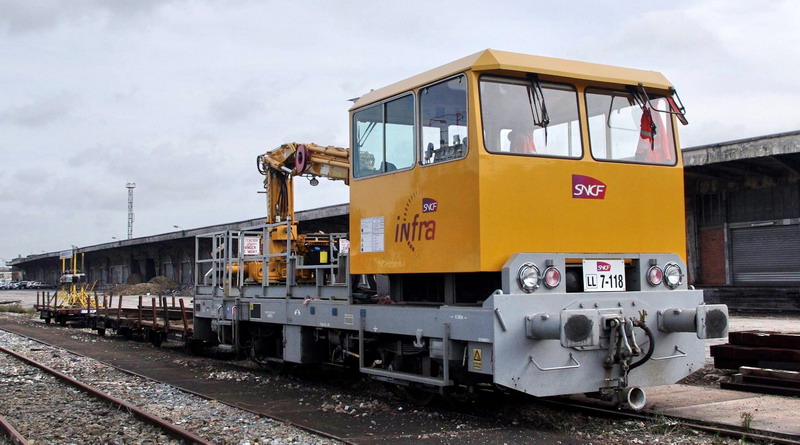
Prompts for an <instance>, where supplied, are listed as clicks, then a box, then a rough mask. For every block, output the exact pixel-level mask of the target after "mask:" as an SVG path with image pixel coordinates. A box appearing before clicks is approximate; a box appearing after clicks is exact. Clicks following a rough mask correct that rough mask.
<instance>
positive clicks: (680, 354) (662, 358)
mask: <svg viewBox="0 0 800 445" xmlns="http://www.w3.org/2000/svg"><path fill="white" fill-rule="evenodd" d="M674 352H677V354H672V355H667V356H664V357H651V358H650V360H656V361H658V360H669V359H671V358H681V357H686V356H687V355H688V354H686V353H685V352H683V351H681V350H680V349H679V348H678V345H675V351H674Z"/></svg>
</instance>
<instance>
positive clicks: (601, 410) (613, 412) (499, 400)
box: [27, 336, 800, 444]
mask: <svg viewBox="0 0 800 445" xmlns="http://www.w3.org/2000/svg"><path fill="white" fill-rule="evenodd" d="M27 338H29V339H31V340H33V341H36V342H38V343H40V344H48V343H46V342H42V341H41V340H38V339H34V338H31V337H29V336H28V337H27ZM48 345H49V344H48ZM51 346H52V345H51ZM175 355H178V354H175ZM222 367H224V368H228V369H240V370H241V372H242V373H245V372H251V373H252V372H253V369H252V368H248V367H244V366H240V365H238V364H232V363H225V364H222ZM118 369H121V370H123V371H125V370H124V369H122V368H118ZM125 372H127V373H128V374H132V375H138V374H136V373H131V372H129V371H125ZM273 383H275V382H273ZM310 385H312V384H310ZM344 386H346V385H344ZM203 392H204V391H202V390H201V391H197V392H196V393H197V394H198V395H200V396H202V397H207V398H209V399H215V398H217V397H216V395H215V393H214V391H213V389H212V390H210V391H208V392H207V393H206V394H203ZM232 392H235V390H232ZM298 397H301V399H300V400H301V401H302V397H306V398H307V400H308V397H307V395H306V396H303V395H299V396H298ZM228 402H230V400H229V401H228ZM531 403H534V404H536V405H541V406H548V407H552V409H553V410H554V412H555V413H556V414H555V415H556V416H562V417H564V418H565V419H568V418H569V416H571V415H573V414H572V413H574V412H576V411H580V412H582V413H588V414H590V415H592V416H603V417H607V418H611V419H614V420H615V422H617V423H621V424H626V422H627V424H631V425H633V424H634V422H638V423H637V424H639V423H644V424H645V425H647V424H652V423H654V419H653V418H652V417H649V416H647V415H645V414H641V413H633V412H626V411H619V410H617V409H616V408H614V407H604V406H600V405H597V404H594V403H591V402H589V403H587V402H584V401H576V400H571V399H566V398H559V399H535V401H534V402H531V401H530V400H521V401H520V400H513V401H510V400H508V398H503V397H500V396H496V397H489V404H490V405H492V406H489V405H485V404H484V405H470V404H454V405H448V406H447V407H446V408H445V410H450V411H456V412H457V413H456V414H453V413H452V412H451V413H449V414H445V417H447V416H449V417H453V416H454V415H455V416H456V417H459V418H460V420H458V422H460V423H461V424H465V425H466V424H468V425H471V428H473V427H474V428H473V430H472V431H467V434H466V435H464V434H463V433H462V435H461V436H460V437H461V438H465V437H466V438H469V439H467V440H468V441H470V442H480V440H475V438H476V437H481V436H485V441H484V442H485V443H492V442H493V441H496V440H495V439H496V438H497V437H498V435H499V436H500V437H503V434H505V435H506V436H508V435H511V438H510V439H511V440H508V441H509V442H510V443H513V442H514V440H513V438H514V437H524V436H525V435H526V434H527V435H530V434H531V428H537V427H538V426H539V424H540V423H541V422H540V421H536V420H534V421H532V422H530V424H529V425H527V427H524V426H523V427H520V428H521V429H522V431H517V434H515V433H514V430H515V429H517V430H519V429H520V428H515V427H514V426H513V425H512V423H513V424H516V421H514V422H512V421H511V420H509V419H508V418H507V417H508V413H509V412H513V411H515V410H524V409H526V407H527V406H530V404H531ZM232 405H234V406H236V407H237V408H244V407H245V405H246V404H242V403H233V404H232ZM509 405H510V407H508V406H509ZM504 407H505V408H504ZM433 410H435V408H434V409H433ZM250 411H251V412H255V413H257V414H259V415H264V414H265V410H264V409H251V410H250ZM532 411H539V409H538V408H537V409H535V410H532ZM429 412H430V409H429ZM428 416H430V414H428ZM270 417H272V418H274V419H277V420H281V421H285V422H289V423H294V424H295V425H296V426H298V427H301V428H303V429H304V430H306V431H310V432H314V433H315V434H320V435H323V436H324V437H326V438H328V439H335V440H338V441H341V442H343V443H369V442H373V441H376V440H381V438H387V437H390V438H392V439H406V440H409V439H419V438H420V437H422V438H423V440H424V439H425V438H427V437H430V438H431V439H435V438H436V435H435V434H432V435H428V434H424V435H419V434H415V433H414V432H413V430H411V431H406V432H405V434H402V433H389V432H384V433H383V434H381V433H379V432H374V433H370V432H365V431H367V429H366V427H365V426H364V423H365V422H364V421H363V420H362V419H363V418H359V416H358V415H356V416H355V418H351V420H350V419H348V420H350V422H351V425H348V428H349V434H341V433H340V432H339V431H340V430H336V428H333V427H332V425H330V424H325V423H324V422H322V423H319V422H317V423H312V425H314V426H313V427H308V423H306V424H305V425H303V424H302V422H296V420H297V419H296V418H293V417H292V416H285V415H284V416H282V415H275V414H274V412H273V415H271V416H270ZM330 417H334V418H335V417H336V416H335V415H333V413H329V415H327V416H318V418H317V420H320V419H321V418H330ZM339 417H340V418H339V419H338V420H335V419H334V422H338V423H341V422H342V419H341V415H340V416H339ZM584 417H586V416H584ZM375 418H376V419H377V418H378V417H375ZM396 421H399V422H402V420H401V418H397V420H396ZM441 421H442V422H443V423H444V422H445V419H441ZM567 422H569V420H567ZM595 422H596V420H595ZM655 422H662V423H663V422H670V423H671V424H680V425H683V426H684V427H689V428H692V429H696V430H700V431H706V432H708V433H710V434H711V435H715V436H727V437H732V438H734V440H738V439H740V438H742V437H745V438H750V439H751V440H757V441H760V442H762V443H764V442H766V443H781V444H800V441H798V440H797V438H786V437H774V436H766V435H764V434H761V433H759V432H756V431H747V430H745V429H736V428H731V427H729V426H723V425H712V424H702V423H699V422H692V421H691V420H690V419H679V420H670V419H666V418H664V417H659V418H657V419H655ZM481 423H482V424H483V425H484V426H482V427H481V426H475V425H480V424H481ZM367 424H368V423H367ZM489 425H491V427H490V426H489ZM459 427H460V425H459ZM543 427H544V428H545V429H547V428H548V426H546V425H545V426H543ZM639 428H642V427H639ZM643 428H645V429H646V428H648V427H647V426H645V427H643ZM372 431H374V430H372ZM445 437H446V436H445ZM450 437H453V436H450ZM559 440H561V439H559ZM562 441H563V440H562ZM595 441H597V440H595ZM563 442H564V443H571V442H570V441H569V440H567V441H563ZM542 443H548V442H547V440H546V439H544V440H543V441H542ZM574 443H581V442H574ZM645 443H646V442H645ZM696 443H704V442H696ZM714 443H720V442H716V441H715V442H714ZM722 443H725V442H722ZM730 443H735V442H730Z"/></svg>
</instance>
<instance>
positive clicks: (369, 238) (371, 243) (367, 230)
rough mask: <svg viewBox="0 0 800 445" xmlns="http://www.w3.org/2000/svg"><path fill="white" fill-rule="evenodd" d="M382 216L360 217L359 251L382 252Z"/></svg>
mask: <svg viewBox="0 0 800 445" xmlns="http://www.w3.org/2000/svg"><path fill="white" fill-rule="evenodd" d="M383 235H384V224H383V217H382V216H376V217H374V218H361V251H362V252H383Z"/></svg>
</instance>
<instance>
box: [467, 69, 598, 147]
mask: <svg viewBox="0 0 800 445" xmlns="http://www.w3.org/2000/svg"><path fill="white" fill-rule="evenodd" d="M535 84H536V83H535V81H533V80H528V79H509V78H502V77H491V76H484V77H482V78H481V84H480V92H481V117H482V118H483V138H484V144H485V146H486V149H487V150H489V151H490V152H492V153H508V154H519V155H529V156H553V157H568V158H580V157H581V155H582V153H583V150H582V147H581V132H580V124H579V121H578V95H577V93H576V92H575V89H574V88H573V87H572V86H569V85H561V84H550V83H544V82H542V83H541V84H540V86H541V90H539V89H538V88H535ZM542 99H543V100H542Z"/></svg>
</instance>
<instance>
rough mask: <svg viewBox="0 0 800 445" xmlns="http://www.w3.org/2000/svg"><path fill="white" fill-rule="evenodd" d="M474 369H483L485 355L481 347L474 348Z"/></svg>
mask: <svg viewBox="0 0 800 445" xmlns="http://www.w3.org/2000/svg"><path fill="white" fill-rule="evenodd" d="M472 369H474V370H476V371H480V370H481V369H483V357H482V351H481V349H480V348H474V349H473V350H472Z"/></svg>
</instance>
